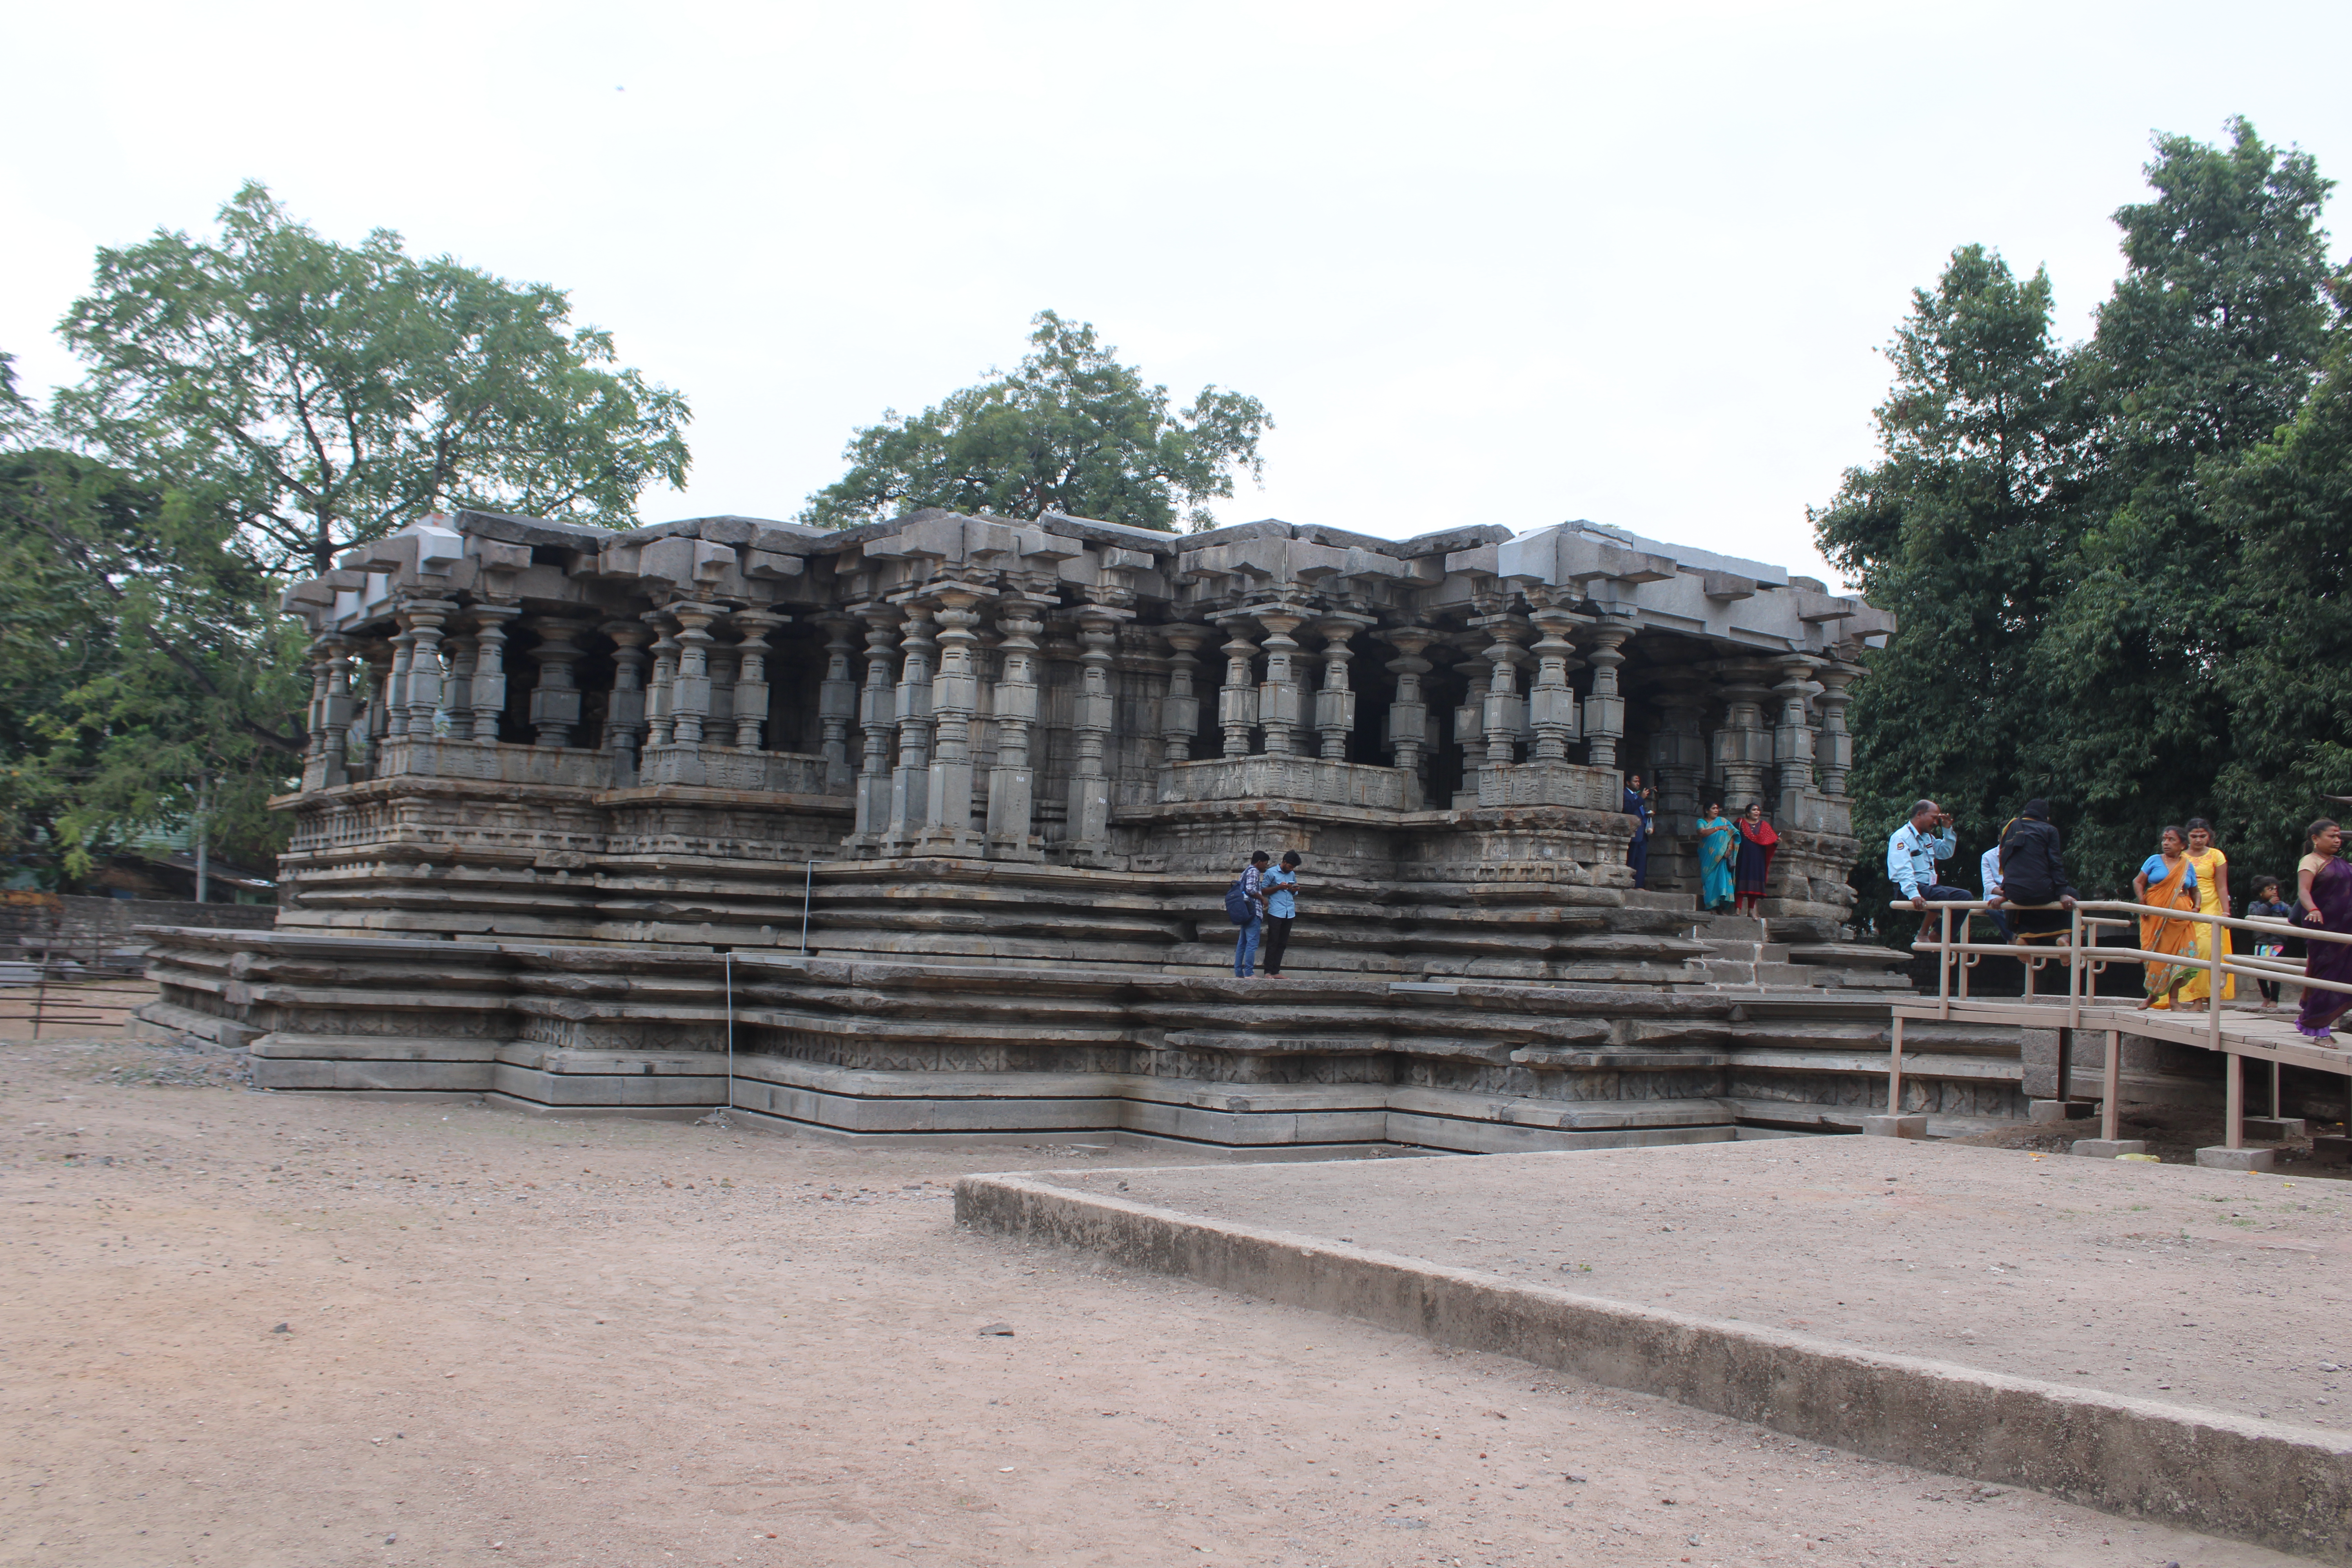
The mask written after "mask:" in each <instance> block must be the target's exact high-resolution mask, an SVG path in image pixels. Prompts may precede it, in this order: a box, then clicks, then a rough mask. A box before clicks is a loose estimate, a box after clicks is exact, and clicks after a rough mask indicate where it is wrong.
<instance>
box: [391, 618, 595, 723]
mask: <svg viewBox="0 0 2352 1568" xmlns="http://www.w3.org/2000/svg"><path fill="white" fill-rule="evenodd" d="M531 629H532V630H534V631H536V632H537V633H539V646H538V647H535V648H533V649H531V650H530V657H531V658H532V659H534V660H535V661H537V663H538V665H539V684H538V685H536V686H534V687H532V688H531V692H530V727H531V744H532V745H534V746H568V745H570V744H572V731H574V730H575V729H577V728H578V727H579V724H580V689H579V688H578V687H576V686H574V685H573V684H572V662H573V661H574V660H575V659H577V658H579V657H580V654H581V649H580V648H579V647H576V646H574V645H573V643H572V638H574V637H578V636H579V635H580V634H581V633H582V632H583V631H585V630H586V629H587V628H586V627H584V626H582V625H581V624H580V623H579V622H577V621H560V620H556V619H555V618H553V617H552V616H539V617H535V618H534V619H533V620H532V622H531ZM411 679H415V678H414V677H411Z"/></svg>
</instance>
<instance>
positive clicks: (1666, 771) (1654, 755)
mask: <svg viewBox="0 0 2352 1568" xmlns="http://www.w3.org/2000/svg"><path fill="white" fill-rule="evenodd" d="M1654 707H1655V708H1656V710H1657V715H1658V722H1657V727H1656V728H1655V729H1654V730H1653V731H1651V732H1650V777H1651V780H1652V782H1653V783H1654V784H1656V785H1657V786H1658V812H1657V816H1658V824H1657V826H1658V832H1659V833H1660V835H1662V836H1663V835H1666V834H1682V833H1687V832H1689V831H1690V827H1691V824H1692V823H1694V822H1696V821H1697V820H1698V814H1699V811H1700V808H1702V807H1703V806H1706V805H1711V804H1713V803H1711V802H1708V801H1704V800H1701V799H1700V798H1699V792H1700V791H1701V790H1702V789H1704V788H1705V787H1706V734H1705V732H1704V727H1705V724H1706V693H1705V692H1704V691H1703V690H1702V689H1700V688H1699V686H1698V685H1697V683H1696V678H1695V677H1694V676H1689V675H1684V676H1678V677H1662V678H1661V680H1660V685H1659V689H1658V695H1657V698H1656V700H1655V703H1654Z"/></svg>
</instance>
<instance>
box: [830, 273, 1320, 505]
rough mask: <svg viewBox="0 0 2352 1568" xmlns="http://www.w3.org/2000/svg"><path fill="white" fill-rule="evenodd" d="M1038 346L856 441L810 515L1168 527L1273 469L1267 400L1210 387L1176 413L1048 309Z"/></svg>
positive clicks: (1160, 394) (1138, 375)
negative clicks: (1003, 371) (966, 516)
mask: <svg viewBox="0 0 2352 1568" xmlns="http://www.w3.org/2000/svg"><path fill="white" fill-rule="evenodd" d="M1032 324H1033V326H1034V331H1032V332H1031V333H1030V335H1029V342H1030V343H1031V344H1032V345H1033V348H1034V352H1033V353H1030V354H1029V355H1028V356H1027V357H1026V358H1024V360H1023V361H1022V362H1021V363H1020V366H1019V367H1018V368H1017V369H1015V370H1014V371H1013V373H1012V374H1009V375H999V376H997V377H995V378H994V379H992V380H990V381H985V382H982V384H979V385H977V386H968V387H966V388H964V389H963V390H962V391H961V392H956V393H951V394H950V395H948V397H947V398H946V399H945V400H944V401H942V402H941V403H940V404H939V405H937V406H935V407H931V408H927V409H925V410H924V411H923V412H922V413H920V414H919V415H916V416H912V417H911V418H910V417H907V416H901V415H899V414H898V413H897V412H896V411H895V410H886V411H885V412H884V414H883V416H882V423H880V424H879V425H874V426H867V427H866V428H865V429H862V430H860V431H858V432H857V433H856V435H855V436H853V437H851V438H850V442H849V447H848V449H847V450H846V452H845V454H844V455H845V457H846V458H848V459H849V464H850V468H849V471H848V472H847V473H846V474H844V475H843V476H842V477H841V479H838V480H837V481H835V483H833V484H831V485H828V486H826V487H825V488H824V489H822V490H819V491H818V492H817V493H816V494H815V495H814V496H812V497H810V498H809V505H808V510H806V511H804V512H803V513H802V521H804V522H808V523H813V524H814V525H816V526H817V527H820V528H851V527H855V526H856V525H857V524H859V523H864V522H872V521H877V520H879V519H882V518H887V517H894V516H897V515H898V514H899V513H900V512H903V511H908V510H915V509H917V508H920V507H927V506H942V507H947V508H949V509H950V510H956V511H964V512H982V511H985V512H992V513H995V514H996V515H998V516H1001V517H1018V518H1034V517H1037V516H1040V515H1042V514H1043V513H1045V512H1048V511H1059V512H1066V513H1067V514H1069V515H1071V516H1074V517H1090V518H1097V519H1100V520H1101V521H1107V522H1123V523H1127V524H1129V525H1130V526H1132V527H1136V528H1150V529H1158V530H1160V531H1163V532H1172V531H1174V529H1175V526H1176V522H1177V520H1178V518H1179V517H1180V515H1181V517H1182V518H1183V519H1184V520H1186V521H1189V522H1190V523H1191V524H1192V527H1193V528H1194V529H1195V530H1196V531H1197V530H1200V529H1204V528H1209V527H1212V526H1213V519H1212V518H1211V516H1210V514H1209V510H1208V509H1207V507H1206V506H1205V505H1203V504H1202V503H1203V502H1205V501H1208V500H1213V499H1216V498H1219V497H1227V496H1231V495H1232V494H1233V493H1234V483H1233V475H1234V469H1236V468H1246V469H1247V470H1248V471H1249V474H1250V476H1251V478H1253V479H1259V478H1262V477H1263V474H1264V463H1263V460H1262V459H1261V458H1259V456H1258V437H1260V436H1261V435H1262V434H1263V433H1264V432H1265V431H1266V430H1269V429H1271V428H1273V426H1274V421H1273V419H1272V418H1271V417H1269V416H1267V414H1266V411H1265V405H1262V404H1261V403H1259V402H1258V400H1257V399H1256V398H1255V397H1248V396H1244V395H1242V394H1241V393H1238V392H1225V391H1220V390H1219V389H1218V388H1216V387H1214V386H1205V387H1202V389H1201V392H1200V395H1198V396H1197V397H1195V398H1194V399H1193V400H1192V406H1191V407H1189V408H1185V409H1182V410H1181V411H1180V412H1178V413H1177V414H1175V415H1174V416H1171V414H1170V413H1169V408H1168V389H1167V388H1166V387H1164V386H1153V385H1148V384H1145V382H1144V379H1143V374H1142V372H1140V371H1139V370H1138V369H1136V368H1135V367H1134V366H1131V365H1123V364H1120V363H1118V359H1117V358H1116V357H1115V356H1116V355H1117V353H1118V351H1117V350H1116V349H1114V348H1111V347H1109V346H1108V345H1106V344H1104V343H1103V342H1100V341H1099V340H1098V339H1097V337H1096V335H1095V330H1094V328H1093V327H1092V326H1091V325H1088V324H1087V323H1084V322H1078V323H1072V322H1068V321H1063V320H1062V319H1061V318H1060V317H1059V316H1057V315H1055V313H1054V312H1053V311H1051V310H1045V311H1042V312H1040V313H1039V314H1038V316H1037V317H1036V319H1035V321H1034V322H1033V323H1032Z"/></svg>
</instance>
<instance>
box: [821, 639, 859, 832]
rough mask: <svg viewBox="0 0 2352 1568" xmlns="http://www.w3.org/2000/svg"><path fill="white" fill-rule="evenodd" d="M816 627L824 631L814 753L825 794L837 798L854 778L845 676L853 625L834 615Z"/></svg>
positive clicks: (853, 705) (853, 714) (852, 700)
mask: <svg viewBox="0 0 2352 1568" xmlns="http://www.w3.org/2000/svg"><path fill="white" fill-rule="evenodd" d="M817 624H818V625H819V626H823V627H824V680H822V681H820V682H819V683H818V685H817V689H816V714H817V723H818V725H819V726H820V727H821V729H822V731H823V734H824V738H823V739H822V740H821V741H820V742H818V751H819V754H820V755H822V756H823V757H824V787H825V791H826V793H827V794H840V793H843V792H845V791H847V790H848V789H850V788H851V787H852V784H851V781H852V779H853V778H854V777H855V775H854V774H853V773H852V772H851V769H850V763H849V731H850V726H851V725H853V724H855V723H856V721H857V682H856V680H854V679H851V677H850V673H849V654H850V647H851V643H850V638H849V633H850V628H851V627H852V626H854V625H856V623H855V622H853V621H852V620H851V619H850V618H849V617H848V616H844V615H839V614H835V615H828V616H822V617H820V618H819V619H818V622H817Z"/></svg>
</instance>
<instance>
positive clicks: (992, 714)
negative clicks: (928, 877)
mask: <svg viewBox="0 0 2352 1568" xmlns="http://www.w3.org/2000/svg"><path fill="white" fill-rule="evenodd" d="M988 597H989V595H986V594H984V593H982V591H981V590H979V589H977V588H972V587H968V586H964V585H961V584H947V585H943V586H940V587H936V588H933V589H931V590H929V591H928V592H927V593H926V594H925V595H923V596H922V597H921V598H919V599H909V600H907V601H905V602H892V603H886V602H880V601H877V602H874V603H870V604H866V605H859V606H857V609H856V616H857V618H858V620H860V621H862V622H863V623H864V624H865V627H866V649H865V654H864V658H865V661H866V680H865V684H864V686H863V687H862V688H858V689H857V692H858V701H857V703H856V707H855V710H854V713H855V717H856V727H857V729H858V731H859V732H860V741H861V754H860V757H859V762H858V767H857V773H856V787H855V790H854V792H853V794H854V798H855V800H856V809H857V816H856V829H855V836H854V837H855V842H856V843H857V844H858V845H859V846H860V847H865V848H867V849H874V850H879V851H881V852H883V853H886V854H927V855H929V854H936V855H952V856H963V857H981V856H987V857H989V858H996V859H1023V858H1025V859H1036V858H1039V849H1038V843H1037V839H1036V837H1035V826H1034V818H1035V795H1036V773H1035V766H1034V762H1033V760H1032V759H1033V740H1034V734H1033V731H1034V728H1035V726H1036V722H1037V717H1038V693H1039V689H1040V687H1041V685H1042V684H1043V683H1042V682H1041V681H1040V680H1039V679H1038V676H1037V658H1038V641H1037V638H1038V634H1039V633H1040V632H1042V631H1043V630H1044V629H1045V616H1044V611H1045V605H1043V604H1041V603H1039V602H1037V601H1035V600H1032V599H1028V598H1025V597H1024V596H1022V595H1012V596H1010V597H1005V598H1002V599H998V600H997V601H996V602H995V604H994V606H993V616H992V619H993V621H994V626H993V627H992V631H993V634H994V637H993V644H992V646H993V647H995V649H996V650H997V652H998V653H999V655H1000V661H999V669H998V674H997V678H996V680H995V682H994V684H993V686H992V688H991V689H989V690H988V691H987V692H986V694H985V695H986V696H987V699H988V700H987V701H986V702H984V703H983V701H982V695H983V692H982V685H983V676H982V668H981V659H980V655H981V651H982V645H983V643H986V642H988V641H989V630H990V628H986V627H984V625H983V623H984V622H985V621H987V620H988V619H990V618H991V617H990V616H985V615H983V613H982V602H983V601H984V600H986V599H987V598H988ZM1118 616H1119V612H1116V611H1110V610H1105V609H1099V608H1097V607H1094V606H1089V607H1088V608H1087V610H1086V611H1084V612H1082V614H1081V622H1080V632H1079V636H1080V637H1081V639H1082V643H1083V645H1084V650H1085V651H1084V652H1082V653H1081V654H1080V655H1079V656H1078V657H1079V663H1080V665H1081V667H1082V673H1081V676H1080V690H1079V694H1078V702H1077V711H1076V725H1075V732H1076V742H1077V758H1076V770H1075V777H1074V779H1073V783H1072V786H1071V787H1072V795H1071V802H1070V816H1069V820H1070V823H1071V825H1072V831H1071V837H1072V838H1073V840H1075V841H1076V842H1078V843H1080V844H1086V843H1089V842H1091V843H1093V844H1096V845H1097V846H1099V847H1104V848H1107V847H1108V834H1109V801H1110V795H1109V781H1108V775H1107V773H1106V772H1105V769H1104V761H1105V757H1106V755H1107V752H1108V742H1109V737H1110V731H1111V692H1110V686H1109V675H1108V668H1109V662H1110V647H1111V646H1112V644H1113V643H1114V642H1115V641H1116V639H1117V622H1118ZM848 625H849V623H847V622H844V623H843V626H842V627H841V629H840V630H839V631H838V632H837V633H836V643H837V646H838V649H839V652H840V654H841V659H840V663H839V665H838V667H837V673H829V674H828V679H836V680H839V681H840V682H842V683H843V687H844V689H845V690H846V689H848V686H847V683H848V679H849V671H848V660H847V656H848V649H849V644H848V636H847V627H848ZM828 668H829V670H831V669H833V668H835V667H832V666H829V667H828ZM983 712H985V713H986V714H987V715H988V717H989V719H990V721H991V723H992V733H993V738H994V741H995V758H994V763H993V765H992V768H991V771H990V773H989V777H988V796H987V800H988V804H987V809H986V817H985V821H984V822H979V821H976V820H975V816H976V814H977V813H978V811H979V801H980V793H979V790H980V778H979V768H980V757H979V754H978V749H977V746H976V743H975V737H976V735H977V730H976V725H977V724H978V722H979V720H980V718H981V716H982V713H983ZM845 717H846V715H845ZM827 735H828V743H830V736H831V731H830V729H828V731H827ZM846 739H847V733H846V725H845V726H844V731H843V741H844V742H846Z"/></svg>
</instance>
